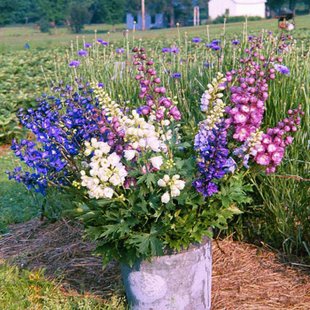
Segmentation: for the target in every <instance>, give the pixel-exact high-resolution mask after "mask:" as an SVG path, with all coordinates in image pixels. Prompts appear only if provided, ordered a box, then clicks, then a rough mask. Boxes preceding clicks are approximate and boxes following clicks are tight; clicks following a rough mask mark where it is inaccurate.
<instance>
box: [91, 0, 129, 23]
mask: <svg viewBox="0 0 310 310" xmlns="http://www.w3.org/2000/svg"><path fill="white" fill-rule="evenodd" d="M90 11H91V12H92V13H93V16H92V20H91V22H92V23H105V24H112V25H113V24H118V23H122V22H124V19H125V13H126V0H95V1H93V3H92V5H91V6H90Z"/></svg>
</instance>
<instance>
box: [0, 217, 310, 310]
mask: <svg viewBox="0 0 310 310" xmlns="http://www.w3.org/2000/svg"><path fill="white" fill-rule="evenodd" d="M93 249H94V245H93V244H92V243H90V242H88V241H86V240H83V239H82V227H81V225H79V224H76V223H75V224H73V223H71V222H67V221H65V220H63V221H60V222H57V223H52V224H46V223H42V222H40V221H38V220H32V221H30V222H27V223H24V224H18V225H13V226H12V227H11V231H10V234H7V235H5V236H4V237H2V239H0V261H1V260H2V259H3V260H7V261H10V262H11V263H14V264H17V265H19V266H21V267H23V268H29V269H35V268H44V269H45V274H46V275H47V276H50V277H53V278H55V277H56V278H57V277H60V279H61V284H62V286H63V288H64V291H65V292H66V294H76V293H75V292H81V291H83V292H86V293H87V294H92V295H97V296H98V297H100V298H103V299H106V298H109V296H111V295H112V294H121V293H122V286H121V279H120V275H119V268H118V265H117V264H116V263H111V264H110V265H108V266H107V267H106V268H105V270H102V267H101V260H100V258H98V257H94V256H92V254H91V253H92V251H93ZM68 292H69V293H68ZM212 294H213V296H212V299H213V300H212V304H213V307H212V309H214V310H216V309H225V310H230V309H231V310H241V309H242V310H243V309H244V310H252V309H253V310H254V309H255V310H260V309H261V310H268V309H279V310H280V309H281V310H283V309H310V276H309V275H307V274H306V272H305V271H301V270H297V269H293V268H290V267H289V266H287V265H284V264H281V263H280V262H279V261H278V260H277V257H276V255H275V254H274V253H272V252H270V251H268V250H262V249H260V248H257V247H255V246H253V245H249V244H246V243H241V242H235V241H232V240H230V239H226V240H222V241H219V242H218V243H216V242H214V244H213V288H212ZM193 310H194V309H193Z"/></svg>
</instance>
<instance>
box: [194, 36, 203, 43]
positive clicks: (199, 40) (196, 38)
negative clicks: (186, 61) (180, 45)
mask: <svg viewBox="0 0 310 310" xmlns="http://www.w3.org/2000/svg"><path fill="white" fill-rule="evenodd" d="M201 41H202V39H201V38H199V37H194V38H192V42H193V43H200V42H201Z"/></svg>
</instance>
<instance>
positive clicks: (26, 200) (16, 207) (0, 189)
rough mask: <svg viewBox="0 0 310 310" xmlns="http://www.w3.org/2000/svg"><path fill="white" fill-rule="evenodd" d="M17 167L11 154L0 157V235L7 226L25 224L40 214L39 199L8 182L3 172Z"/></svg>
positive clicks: (15, 160) (24, 189) (21, 187)
mask: <svg viewBox="0 0 310 310" xmlns="http://www.w3.org/2000/svg"><path fill="white" fill-rule="evenodd" d="M18 165H20V163H19V161H18V160H17V159H16V158H14V157H13V156H12V154H7V155H5V156H2V157H1V156H0V197H1V198H0V233H1V231H2V232H3V231H5V230H6V229H7V225H10V224H13V223H20V222H25V221H27V220H30V219H31V218H33V217H34V216H37V215H38V214H39V212H40V206H39V203H40V198H39V197H38V200H36V199H35V198H34V196H33V195H31V194H30V192H29V191H27V189H26V188H25V186H23V185H22V184H18V183H16V182H14V181H10V180H8V176H7V174H6V173H5V172H6V171H7V170H13V169H14V167H16V166H18Z"/></svg>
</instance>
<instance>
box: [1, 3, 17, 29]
mask: <svg viewBox="0 0 310 310" xmlns="http://www.w3.org/2000/svg"><path fill="white" fill-rule="evenodd" d="M17 5H18V3H17V1H16V0H1V1H0V25H6V24H10V23H12V16H13V14H14V11H15V8H16V6H17Z"/></svg>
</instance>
